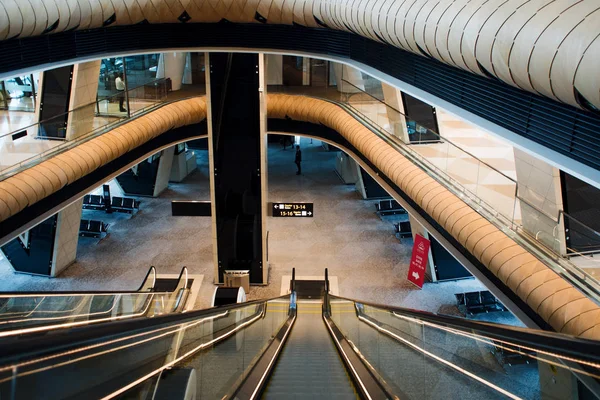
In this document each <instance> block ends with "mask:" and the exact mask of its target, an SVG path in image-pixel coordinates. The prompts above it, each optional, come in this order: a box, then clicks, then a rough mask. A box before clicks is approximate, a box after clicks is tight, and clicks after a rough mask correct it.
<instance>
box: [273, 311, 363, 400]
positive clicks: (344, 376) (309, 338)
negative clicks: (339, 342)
mask: <svg viewBox="0 0 600 400" xmlns="http://www.w3.org/2000/svg"><path fill="white" fill-rule="evenodd" d="M322 306H323V305H322V303H321V302H316V301H310V300H309V301H302V300H299V301H298V303H297V311H296V313H297V319H296V322H295V323H294V328H293V329H292V331H291V332H290V335H289V337H288V339H287V341H286V344H285V347H284V348H283V351H282V353H281V355H280V356H279V359H278V360H277V365H276V367H275V369H274V371H273V373H272V375H271V377H270V379H269V381H268V383H267V387H266V390H265V392H264V394H263V398H265V399H283V398H291V397H293V396H294V395H295V394H296V393H303V395H305V396H310V397H311V398H313V399H319V398H327V399H351V398H356V397H357V393H356V390H355V388H354V385H353V383H352V380H351V378H350V376H349V375H348V372H347V371H346V368H345V367H344V363H343V362H342V360H341V358H340V356H339V354H338V353H337V351H336V349H335V345H334V344H333V342H332V340H331V338H330V335H329V332H328V331H327V327H326V326H325V324H324V322H323V318H322V316H321V310H322ZM307 383H309V386H307Z"/></svg>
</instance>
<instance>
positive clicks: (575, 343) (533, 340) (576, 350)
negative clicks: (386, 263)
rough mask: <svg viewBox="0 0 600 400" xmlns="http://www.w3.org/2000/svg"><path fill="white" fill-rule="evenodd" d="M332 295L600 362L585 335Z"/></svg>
mask: <svg viewBox="0 0 600 400" xmlns="http://www.w3.org/2000/svg"><path fill="white" fill-rule="evenodd" d="M329 296H330V297H331V298H332V299H339V300H345V301H350V302H352V303H356V304H362V305H366V306H370V307H375V308H379V309H382V310H386V311H389V312H392V313H395V314H397V315H403V316H406V317H411V318H415V319H419V320H422V321H424V322H429V323H432V324H436V325H443V326H444V327H448V328H452V329H456V330H459V331H463V332H465V333H467V334H478V335H482V336H486V337H488V338H489V339H493V340H500V341H504V342H509V343H510V344H511V345H513V346H517V347H530V348H534V349H537V350H543V351H546V352H550V353H553V354H556V355H557V356H559V357H560V356H562V357H567V358H577V359H580V360H581V361H588V362H593V363H600V341H595V340H590V339H584V338H580V337H576V336H571V335H566V334H563V333H557V332H548V331H542V330H535V329H531V328H520V327H516V326H508V325H499V324H494V323H488V322H481V321H471V320H468V319H464V318H459V317H452V316H447V315H441V314H435V313H431V312H427V311H420V310H414V309H408V308H400V307H393V306H386V305H381V304H376V303H368V302H362V301H357V300H354V299H348V298H345V297H341V296H333V295H329Z"/></svg>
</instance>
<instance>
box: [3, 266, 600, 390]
mask: <svg viewBox="0 0 600 400" xmlns="http://www.w3.org/2000/svg"><path fill="white" fill-rule="evenodd" d="M292 276H293V275H292ZM322 285H323V290H322V296H321V297H320V298H315V296H314V295H311V296H310V297H311V298H310V299H307V298H303V292H302V290H300V289H299V288H297V287H296V284H295V280H294V279H293V278H292V282H291V287H290V289H291V290H290V292H291V293H290V294H288V295H285V296H281V297H278V298H274V299H269V300H258V301H252V302H247V303H242V304H232V305H226V306H221V307H215V308H211V309H207V310H197V311H190V312H186V313H183V314H171V315H162V316H156V317H154V318H139V319H134V320H125V321H115V322H107V323H102V324H97V325H90V326H84V327H75V328H69V329H66V330H50V331H46V332H44V334H43V335H33V334H29V335H22V336H19V337H9V338H5V339H3V340H1V341H0V398H1V399H36V398H45V399H66V398H86V399H92V398H122V399H133V398H135V399H157V400H158V399H175V400H177V399H181V400H184V399H185V400H188V399H256V398H265V399H281V398H284V399H288V398H317V399H318V398H327V399H351V398H365V399H384V398H389V399H395V398H401V399H438V398H452V399H454V398H456V399H458V398H460V399H471V398H472V399H501V398H502V399H505V398H510V399H593V398H600V389H599V380H600V343H598V342H595V341H590V340H585V339H579V338H575V337H571V336H566V335H561V334H557V333H551V332H544V331H536V330H530V329H523V328H515V327H509V326H503V325H496V324H490V323H481V322H474V321H469V320H465V319H462V318H454V317H449V316H442V315H436V314H431V313H425V312H421V311H415V310H408V309H401V308H393V307H387V306H380V305H374V304H367V303H363V302H359V301H356V300H351V299H345V298H342V297H339V296H333V295H331V294H330V293H329V288H328V280H327V279H325V280H324V281H323V282H322Z"/></svg>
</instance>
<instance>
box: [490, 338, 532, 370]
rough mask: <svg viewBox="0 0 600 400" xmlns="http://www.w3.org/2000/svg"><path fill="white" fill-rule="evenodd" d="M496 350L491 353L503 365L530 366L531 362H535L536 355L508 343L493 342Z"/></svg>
mask: <svg viewBox="0 0 600 400" xmlns="http://www.w3.org/2000/svg"><path fill="white" fill-rule="evenodd" d="M492 343H494V348H493V349H492V350H491V353H492V354H493V355H494V356H495V357H496V359H497V360H498V362H499V363H500V364H501V365H507V364H508V365H509V366H511V367H512V366H513V365H519V364H529V361H530V360H532V359H533V360H535V356H536V353H535V351H532V350H527V349H524V348H522V347H518V346H511V345H508V344H506V343H500V342H497V341H495V340H492Z"/></svg>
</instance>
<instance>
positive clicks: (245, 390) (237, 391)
mask: <svg viewBox="0 0 600 400" xmlns="http://www.w3.org/2000/svg"><path fill="white" fill-rule="evenodd" d="M290 311H291V312H290V314H289V317H288V319H287V320H286V322H285V323H284V324H283V326H282V327H281V328H280V329H279V331H278V332H277V334H276V335H275V337H273V339H272V340H271V342H270V343H269V345H268V346H267V348H266V349H265V350H264V351H263V353H262V354H261V356H260V358H259V359H258V360H257V361H256V362H255V363H254V364H253V365H251V366H250V367H249V369H250V371H249V372H248V373H247V375H246V376H245V378H244V379H243V381H242V383H241V384H240V385H239V386H238V387H237V388H234V390H233V393H232V394H229V395H227V396H226V397H225V398H234V399H239V400H243V399H257V398H259V397H260V396H261V394H262V392H263V390H264V388H265V386H266V383H267V381H268V380H269V377H270V374H271V373H272V372H273V368H274V366H275V363H276V362H277V360H278V358H279V356H280V354H281V350H282V348H283V346H284V345H285V343H286V340H287V339H288V336H289V334H290V332H291V330H292V327H293V326H294V322H296V312H295V308H294V310H293V311H292V308H290Z"/></svg>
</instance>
